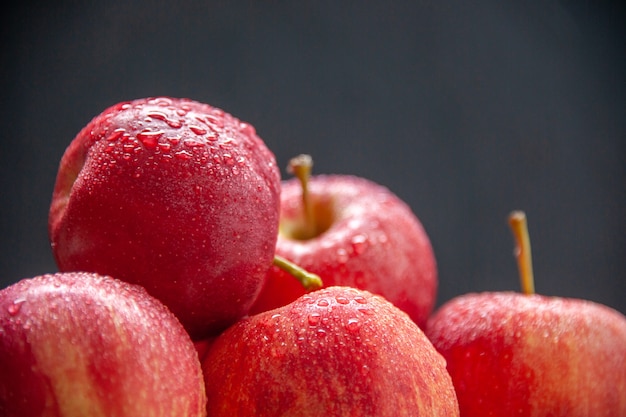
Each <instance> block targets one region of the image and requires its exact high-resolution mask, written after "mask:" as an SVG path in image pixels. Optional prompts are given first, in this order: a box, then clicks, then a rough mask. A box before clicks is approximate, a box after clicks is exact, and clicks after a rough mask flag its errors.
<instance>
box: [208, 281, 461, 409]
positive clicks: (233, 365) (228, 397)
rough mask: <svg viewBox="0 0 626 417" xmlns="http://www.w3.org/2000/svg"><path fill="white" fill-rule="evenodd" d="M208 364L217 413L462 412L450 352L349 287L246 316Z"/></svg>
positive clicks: (387, 306) (382, 303)
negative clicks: (450, 372)
mask: <svg viewBox="0 0 626 417" xmlns="http://www.w3.org/2000/svg"><path fill="white" fill-rule="evenodd" d="M203 371H204V376H205V383H206V386H207V397H208V398H207V414H208V415H210V416H212V417H219V416H228V417H233V416H259V417H261V416H268V417H269V416H279V415H280V416H300V417H307V416H333V417H341V416H377V417H386V416H393V417H398V416H458V415H459V412H458V404H457V401H456V396H455V392H454V388H453V385H452V381H451V380H450V376H449V375H448V373H447V371H446V369H445V361H444V360H443V358H442V357H441V355H439V354H438V353H437V351H436V350H435V349H434V347H433V346H432V344H431V343H430V341H429V340H428V339H427V338H426V336H425V335H424V333H423V332H422V331H421V330H420V328H419V327H418V326H417V324H416V323H415V322H413V321H412V320H411V319H410V318H409V317H408V315H406V314H405V313H404V312H403V311H401V310H400V309H398V308H397V307H395V306H394V305H392V304H391V303H389V302H388V301H386V300H385V299H384V298H382V297H380V296H374V295H372V294H371V293H369V292H367V291H363V290H358V289H355V288H350V287H327V288H324V289H322V290H318V291H314V292H311V293H309V294H307V295H304V296H302V297H300V298H298V299H297V300H296V301H294V302H293V303H291V304H289V305H286V306H283V307H280V308H278V309H275V310H272V311H267V312H263V313H260V314H258V315H255V316H251V317H248V318H244V319H242V320H241V321H239V322H238V323H236V324H235V325H233V326H232V327H231V328H229V329H227V330H226V331H225V332H224V333H223V334H221V335H220V336H218V337H217V338H216V340H215V342H214V344H213V346H212V347H211V349H210V351H209V353H208V355H207V356H206V357H205V359H204V361H203Z"/></svg>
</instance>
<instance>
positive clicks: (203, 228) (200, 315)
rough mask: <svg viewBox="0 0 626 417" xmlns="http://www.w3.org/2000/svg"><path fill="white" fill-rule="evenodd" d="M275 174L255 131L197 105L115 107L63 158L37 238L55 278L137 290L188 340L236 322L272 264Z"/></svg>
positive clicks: (172, 102)
mask: <svg viewBox="0 0 626 417" xmlns="http://www.w3.org/2000/svg"><path fill="white" fill-rule="evenodd" d="M279 204H280V172H279V170H278V168H277V166H276V161H275V158H274V155H273V153H272V152H271V151H270V150H269V149H268V148H267V147H266V145H265V143H264V142H263V141H262V140H261V138H260V137H259V136H257V134H256V132H255V129H254V128H253V127H252V126H251V125H250V124H248V123H244V122H242V121H240V120H239V119H237V118H235V117H233V116H232V115H230V114H228V113H226V112H224V111H222V110H220V109H217V108H214V107H212V106H210V105H208V104H203V103H198V102H195V101H192V100H186V99H176V98H168V97H158V98H148V99H138V100H134V101H130V102H124V103H119V104H116V105H115V106H112V107H110V108H108V109H106V110H105V111H104V112H102V113H101V114H100V115H98V116H97V117H95V118H94V119H93V120H92V121H91V122H90V123H88V124H87V125H86V126H85V127H84V128H83V129H82V130H81V131H80V132H79V134H78V135H77V136H76V138H75V139H74V140H73V141H72V142H71V143H70V145H69V147H68V148H67V150H66V152H65V154H64V155H63V157H62V159H61V162H60V166H59V172H58V174H57V180H56V184H55V187H54V192H53V196H52V203H51V207H50V214H49V233H50V239H51V243H52V249H53V253H54V256H55V259H56V262H57V264H58V266H59V269H60V270H61V271H90V272H98V273H100V274H105V275H111V276H113V277H115V278H118V279H122V280H124V281H127V282H130V283H136V284H140V285H142V286H144V287H145V288H146V289H147V290H148V292H149V293H150V294H152V295H154V296H155V297H157V298H158V299H160V300H161V301H162V302H163V303H165V304H166V305H167V306H168V307H169V308H170V309H171V310H172V311H173V312H174V313H175V314H176V315H177V317H178V318H179V319H180V321H181V322H182V323H183V325H184V326H185V328H186V329H187V331H188V332H189V333H190V334H191V335H192V337H193V338H194V339H200V338H203V337H205V336H208V335H210V334H214V333H218V332H219V331H221V330H223V329H224V328H225V327H227V326H228V325H230V324H232V323H233V322H234V321H235V320H237V319H238V318H240V317H241V316H243V315H245V314H246V313H247V312H248V310H249V308H250V306H251V305H252V302H253V301H254V299H255V298H256V296H257V295H258V293H259V291H260V288H261V286H262V284H263V282H264V280H265V276H266V273H267V269H268V268H269V267H270V265H271V264H272V259H273V256H274V248H275V243H276V235H277V232H278V213H279Z"/></svg>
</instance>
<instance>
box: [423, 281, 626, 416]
mask: <svg viewBox="0 0 626 417" xmlns="http://www.w3.org/2000/svg"><path fill="white" fill-rule="evenodd" d="M426 334H427V336H428V337H429V338H430V340H431V341H432V342H433V344H434V345H435V347H436V348H437V349H438V351H439V352H441V354H442V355H443V356H444V357H445V358H446V361H447V363H448V371H449V372H450V375H451V376H452V380H453V381H454V385H455V388H456V392H457V395H458V400H459V406H460V409H461V415H462V416H465V417H472V416H503V415H507V416H535V417H538V416H552V417H558V416H563V417H566V416H567V417H582V416H594V417H600V416H605V417H609V416H626V317H624V316H623V315H622V314H621V313H619V312H617V311H615V310H613V309H610V308H608V307H606V306H603V305H599V304H597V303H593V302H590V301H584V300H579V299H564V298H558V297H546V296H541V295H523V294H520V293H512V292H510V293H509V292H495V293H481V294H476V293H475V294H467V295H464V296H460V297H457V298H454V299H452V300H450V301H448V302H447V303H445V304H444V305H443V306H441V308H440V309H439V310H438V311H437V312H436V313H435V314H434V315H433V317H432V318H431V319H430V321H429V324H428V328H427V330H426Z"/></svg>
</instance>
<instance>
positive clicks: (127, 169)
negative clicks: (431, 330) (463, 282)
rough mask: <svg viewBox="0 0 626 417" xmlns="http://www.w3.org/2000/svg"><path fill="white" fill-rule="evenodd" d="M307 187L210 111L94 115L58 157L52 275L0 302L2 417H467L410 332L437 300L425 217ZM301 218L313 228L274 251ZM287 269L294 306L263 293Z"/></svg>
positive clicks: (380, 191) (163, 104)
mask: <svg viewBox="0 0 626 417" xmlns="http://www.w3.org/2000/svg"><path fill="white" fill-rule="evenodd" d="M300 159H303V158H300ZM296 165H298V164H295V163H294V167H295V166H296ZM307 185H310V187H308V188H309V189H310V193H309V192H308V191H306V190H303V191H302V192H301V193H300V194H302V195H303V196H304V197H303V198H304V199H305V200H307V202H306V203H305V204H303V205H302V206H301V207H295V206H294V201H295V200H296V199H295V197H294V196H295V194H296V193H295V192H294V191H291V192H289V189H290V186H289V185H288V184H281V182H280V172H279V169H278V168H277V164H276V161H275V156H274V154H273V153H272V152H271V151H270V150H269V149H268V148H267V146H266V145H265V143H264V142H263V141H262V139H261V138H260V137H259V136H258V135H257V134H256V132H255V129H254V128H253V127H252V126H251V125H250V124H248V123H244V122H242V121H241V120H239V119H237V118H236V117H234V116H232V115H230V114H228V113H226V112H224V111H222V110H220V109H218V108H215V107H212V106H210V105H208V104H203V103H199V102H196V101H192V100H186V99H175V98H169V97H157V98H147V99H139V100H134V101H130V102H124V103H119V104H116V105H114V106H112V107H110V108H108V109H106V110H105V111H103V112H102V113H101V114H99V115H97V116H96V117H95V118H94V119H93V120H91V121H90V122H89V123H88V124H87V125H86V126H85V127H84V128H83V129H82V130H81V131H80V132H79V133H78V135H77V136H76V138H75V139H74V140H73V141H72V142H71V143H70V144H69V146H68V148H67V150H66V152H65V153H64V155H63V157H62V159H61V161H60V166H59V171H58V174H57V179H56V184H55V186H54V190H53V195H52V203H51V207H50V214H49V235H50V239H51V246H52V251H53V255H54V258H55V260H56V263H57V265H58V268H59V271H58V272H56V273H52V274H49V275H44V276H39V277H34V278H29V279H24V280H22V281H20V282H18V283H16V284H14V285H12V286H9V287H7V288H5V289H3V290H1V291H0V415H2V416H7V417H8V416H21V417H23V416H86V415H89V416H139V415H145V416H177V417H178V416H181V417H182V416H204V415H207V412H208V413H209V415H211V416H213V415H229V416H230V415H246V416H249V415H259V416H270V415H301V416H306V415H320V414H326V415H337V416H348V415H351V416H352V415H380V416H396V415H407V416H408V415H445V416H457V415H458V404H457V400H456V394H455V392H454V388H453V385H452V380H451V378H450V376H449V374H448V372H447V370H446V368H445V361H444V360H443V357H442V356H441V355H440V354H439V353H438V352H437V351H436V350H435V348H434V346H433V345H432V344H431V343H430V341H429V340H428V339H427V338H426V336H425V334H424V333H423V331H422V330H421V329H420V327H419V325H418V324H420V325H424V324H425V322H426V319H427V317H428V316H429V314H430V312H431V310H432V308H433V305H434V299H435V291H436V270H435V262H434V256H433V253H432V249H431V248H430V243H429V241H428V238H427V236H426V234H425V232H424V230H423V228H422V227H421V225H420V223H419V221H418V220H417V218H416V217H415V216H414V215H413V214H412V213H411V211H410V210H409V208H408V206H406V205H405V204H404V203H402V202H401V201H400V200H399V199H398V198H397V197H395V196H394V195H393V194H392V193H391V192H389V191H388V190H386V189H384V188H383V187H380V186H378V185H376V184H373V183H371V182H367V181H365V180H362V179H357V178H354V177H339V176H337V177H329V178H325V179H322V178H321V177H320V178H319V180H318V179H316V178H314V179H312V180H311V181H310V184H308V182H307V181H304V182H303V186H304V188H305V189H307ZM326 188H327V189H328V192H327V193H326V192H325V191H324V190H325V189H326ZM281 191H284V192H283V196H284V197H283V200H282V201H281ZM291 200H294V201H291ZM297 200H298V204H299V201H300V199H297ZM309 200H310V201H311V204H310V205H309V204H308V201H309ZM298 210H301V211H302V212H303V213H305V212H306V213H308V212H312V213H313V217H307V218H306V219H307V220H306V221H304V222H303V223H302V224H303V226H302V227H308V226H313V227H315V231H314V232H312V233H310V234H307V235H298V236H291V235H290V234H289V233H281V234H280V236H281V241H280V242H281V243H278V245H277V240H278V238H279V223H280V224H281V225H283V226H284V227H283V226H281V228H282V229H284V228H285V227H287V228H290V229H292V230H295V229H299V228H300V227H301V226H300V223H301V220H300V216H299V215H298V214H297V213H296V212H297V211H298ZM370 210H374V212H375V213H376V215H371V214H370V212H369V211H370ZM281 212H282V213H285V214H284V215H283V216H282V217H281ZM294 233H295V232H294ZM283 237H284V238H283ZM292 238H293V239H298V240H299V242H298V243H301V244H302V247H305V246H309V245H310V246H309V248H310V249H308V252H309V254H310V255H309V257H308V258H309V259H311V262H309V261H307V262H305V261H304V260H305V258H298V257H295V256H293V251H290V250H287V248H288V247H289V246H290V243H289V239H292ZM305 240H306V241H305ZM283 248H285V249H284V250H283ZM324 250H325V251H326V252H324ZM318 251H319V252H318ZM329 251H330V252H333V253H334V255H332V256H331V255H329ZM316 257H317V258H318V261H319V262H317V265H319V266H320V267H321V268H318V267H317V265H316V262H313V260H315V259H316ZM294 261H296V263H294ZM297 262H301V263H302V264H304V265H306V267H307V268H308V267H309V266H310V267H311V271H307V269H306V268H302V266H299V265H298V263H297ZM314 266H315V267H314ZM279 269H280V270H286V271H288V273H289V274H288V275H287V276H288V277H289V280H290V281H292V282H289V284H292V283H294V286H295V287H296V288H297V290H298V291H295V292H291V293H290V292H289V291H284V292H282V291H281V292H279V291H274V290H272V285H275V281H276V282H278V280H281V279H284V278H285V276H283V275H280V274H279V273H278V270H279ZM318 271H319V272H318ZM316 272H317V274H316ZM318 275H323V279H326V280H327V284H326V288H325V289H323V290H319V287H320V286H321V285H322V281H321V280H320V277H319V276H318ZM298 281H300V282H298ZM266 282H267V283H268V284H267V286H266ZM314 290H315V291H314ZM311 291H312V292H311ZM261 292H263V294H264V295H263V300H264V301H263V303H265V304H262V303H261V302H260V301H259V302H257V300H258V299H259V295H260V294H261ZM374 294H376V295H374ZM384 297H387V298H389V300H387V299H386V298H384ZM264 306H265V307H264ZM253 308H254V310H252V309H253ZM264 310H269V311H264ZM403 310H404V311H403ZM405 311H406V312H405ZM254 313H259V314H254ZM412 319H413V320H412Z"/></svg>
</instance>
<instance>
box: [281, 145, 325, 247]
mask: <svg viewBox="0 0 626 417" xmlns="http://www.w3.org/2000/svg"><path fill="white" fill-rule="evenodd" d="M312 169H313V158H311V156H310V155H306V154H301V155H298V156H296V157H293V158H291V159H290V160H289V164H288V165H287V172H289V173H290V174H292V175H293V176H295V177H296V178H297V179H298V180H299V181H300V185H301V186H302V210H303V211H304V224H303V225H302V228H301V230H299V238H300V239H302V240H306V239H310V238H313V237H315V236H317V234H318V230H317V224H316V221H315V216H314V214H313V206H312V205H311V202H310V199H309V178H310V177H311V171H312Z"/></svg>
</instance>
